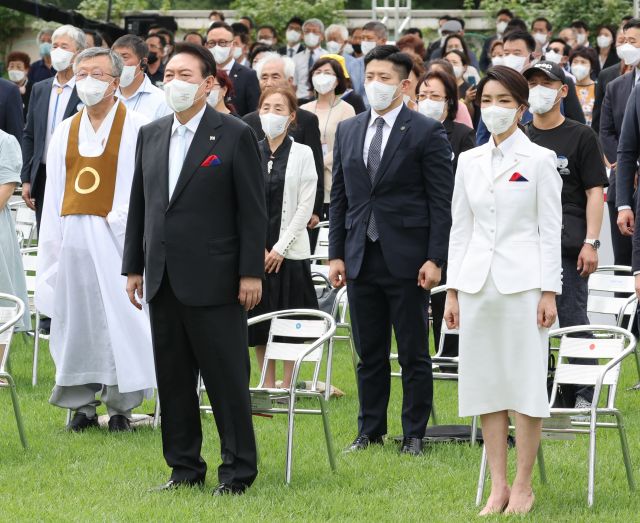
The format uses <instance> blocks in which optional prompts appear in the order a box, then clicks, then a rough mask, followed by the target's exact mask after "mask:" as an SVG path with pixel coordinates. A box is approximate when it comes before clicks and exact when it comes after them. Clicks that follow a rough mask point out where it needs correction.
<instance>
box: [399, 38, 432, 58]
mask: <svg viewBox="0 0 640 523" xmlns="http://www.w3.org/2000/svg"><path fill="white" fill-rule="evenodd" d="M396 46H397V47H398V48H399V49H400V50H401V51H404V50H405V49H406V48H410V49H411V50H412V51H413V52H414V53H416V54H417V55H418V56H419V57H420V58H422V59H424V57H425V54H426V52H425V48H424V42H423V41H422V39H421V38H420V37H418V36H417V35H415V34H407V35H405V36H403V37H402V38H400V39H399V40H398V41H397V42H396Z"/></svg>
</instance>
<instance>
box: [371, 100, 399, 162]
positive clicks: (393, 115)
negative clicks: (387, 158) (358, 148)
mask: <svg viewBox="0 0 640 523" xmlns="http://www.w3.org/2000/svg"><path fill="white" fill-rule="evenodd" d="M403 106H404V104H400V105H399V106H398V107H396V108H395V109H393V110H392V111H389V112H388V113H387V114H384V115H381V114H378V113H376V112H375V111H374V110H373V109H371V118H370V119H369V126H368V127H367V134H365V136H364V148H363V150H362V157H363V158H364V164H365V165H367V158H368V157H369V147H370V146H371V141H372V140H373V137H374V135H375V134H376V123H375V122H376V118H378V117H379V116H381V117H382V118H383V120H384V127H383V128H382V147H381V149H380V158H382V156H383V155H384V149H385V147H386V146H387V142H388V141H389V136H390V135H391V129H393V124H394V123H396V119H397V118H398V115H399V114H400V111H402V107H403Z"/></svg>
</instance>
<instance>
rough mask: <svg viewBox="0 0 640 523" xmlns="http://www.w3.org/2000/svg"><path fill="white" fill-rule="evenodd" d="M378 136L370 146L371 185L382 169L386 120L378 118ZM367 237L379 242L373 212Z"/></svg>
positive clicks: (368, 166)
mask: <svg viewBox="0 0 640 523" xmlns="http://www.w3.org/2000/svg"><path fill="white" fill-rule="evenodd" d="M375 124H376V134H374V135H373V139H372V140H371V145H369V154H368V155H367V172H368V173H369V179H370V180H371V185H372V186H373V183H374V182H375V179H376V174H377V173H378V168H379V167H380V160H381V159H382V129H383V127H384V118H382V117H381V116H378V117H377V118H376V120H375ZM367 236H368V237H369V239H370V240H371V241H372V242H375V241H378V238H379V234H378V225H377V224H376V218H375V216H374V214H373V210H372V211H371V215H370V216H369V224H368V225H367Z"/></svg>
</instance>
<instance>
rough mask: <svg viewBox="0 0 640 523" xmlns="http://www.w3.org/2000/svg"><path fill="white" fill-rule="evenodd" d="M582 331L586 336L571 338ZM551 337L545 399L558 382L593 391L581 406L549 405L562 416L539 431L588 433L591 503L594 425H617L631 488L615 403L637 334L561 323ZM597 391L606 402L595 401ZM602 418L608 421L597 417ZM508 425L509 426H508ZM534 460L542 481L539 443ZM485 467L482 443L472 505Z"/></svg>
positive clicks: (480, 488)
mask: <svg viewBox="0 0 640 523" xmlns="http://www.w3.org/2000/svg"><path fill="white" fill-rule="evenodd" d="M575 335H582V336H588V337H581V338H575V337H572V336H575ZM549 336H550V338H552V339H553V338H557V339H559V340H560V348H559V353H558V363H557V367H556V373H555V378H554V382H553V391H552V393H551V398H550V400H549V404H550V405H553V404H554V403H555V400H556V394H557V391H558V386H559V385H582V386H589V385H591V386H593V387H594V389H595V391H594V395H593V402H592V404H591V407H589V408H585V409H576V408H554V407H551V420H553V418H556V419H557V418H561V420H562V421H564V426H560V425H561V424H552V423H550V422H549V421H546V423H544V424H543V428H542V435H543V438H544V437H545V436H547V437H548V436H549V435H553V434H588V435H589V471H588V475H589V484H588V490H587V502H588V504H589V506H590V507H591V506H593V498H594V490H595V467H596V431H597V429H618V432H619V435H620V444H621V447H622V458H623V460H624V465H625V469H626V472H627V482H628V483H629V489H630V490H635V482H634V479H633V471H632V468H631V460H630V458H629V445H628V443H627V436H626V431H625V427H624V420H623V417H622V413H621V412H620V411H619V410H618V409H617V408H616V406H615V398H616V391H617V388H618V378H619V377H620V367H621V363H622V361H623V360H624V359H625V358H626V357H627V356H629V355H630V354H632V353H633V352H634V348H635V344H636V338H635V337H634V336H633V334H631V333H630V332H629V331H628V330H626V329H622V328H620V327H612V326H607V325H579V326H575V327H566V328H563V329H556V330H552V331H550V332H549ZM568 358H576V359H597V360H599V361H600V362H602V361H603V360H606V363H602V364H598V365H577V364H570V363H568ZM601 395H602V396H603V398H604V403H605V405H604V406H603V407H599V406H598V405H599V403H600V397H601ZM576 415H590V416H591V418H590V420H589V421H574V420H572V419H571V416H576ZM612 417H613V418H614V419H613V420H611V418H612ZM602 418H605V419H609V420H610V421H602ZM510 429H511V430H513V429H514V427H513V426H512V427H510ZM538 465H539V467H540V476H541V479H542V482H543V483H545V482H546V472H545V467H544V458H543V454H542V444H541V445H540V448H539V449H538ZM486 472H487V452H486V447H485V448H483V450H482V460H481V464H480V477H479V479H478V491H477V495H476V505H480V503H481V502H482V497H483V493H484V484H485V480H486Z"/></svg>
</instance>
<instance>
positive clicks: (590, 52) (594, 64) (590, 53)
mask: <svg viewBox="0 0 640 523" xmlns="http://www.w3.org/2000/svg"><path fill="white" fill-rule="evenodd" d="M577 57H580V58H584V59H585V60H589V63H590V64H591V75H594V74H596V73H597V72H598V71H599V70H600V62H599V61H598V53H596V51H595V49H593V48H592V47H584V46H580V47H576V48H575V49H573V50H572V51H571V53H569V64H572V63H573V59H574V58H577Z"/></svg>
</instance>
